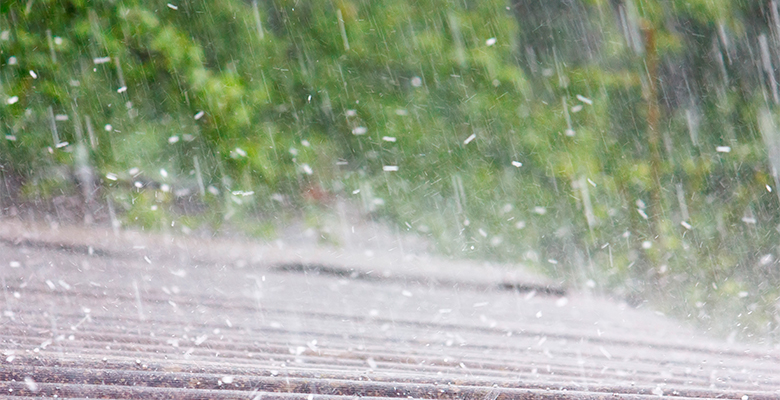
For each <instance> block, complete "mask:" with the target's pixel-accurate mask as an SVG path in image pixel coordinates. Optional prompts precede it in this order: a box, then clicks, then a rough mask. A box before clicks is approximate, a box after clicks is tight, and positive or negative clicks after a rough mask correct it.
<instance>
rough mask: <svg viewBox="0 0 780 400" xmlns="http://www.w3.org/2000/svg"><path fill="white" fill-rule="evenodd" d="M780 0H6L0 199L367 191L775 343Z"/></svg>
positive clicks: (142, 212)
mask: <svg viewBox="0 0 780 400" xmlns="http://www.w3.org/2000/svg"><path fill="white" fill-rule="evenodd" d="M778 15H779V13H778V5H777V2H776V1H737V0H734V1H726V0H689V1H682V0H643V1H632V0H610V1H607V0H549V1H542V0H480V1H474V0H429V1H411V0H371V1H369V0H328V1H318V2H302V1H297V0H254V1H247V0H220V1H215V0H194V1H175V0H170V2H168V1H154V0H147V1H135V0H106V1H87V0H24V1H21V0H20V1H14V0H10V1H3V2H2V4H0V131H1V132H0V135H2V136H0V174H2V180H3V181H2V182H0V183H2V185H0V202H1V204H2V210H3V214H4V215H16V216H24V215H25V213H27V212H30V213H32V212H33V211H36V212H37V211H41V210H43V211H44V212H45V213H49V214H51V215H53V216H55V217H56V216H59V217H62V215H59V214H61V213H69V214H68V215H76V216H77V218H76V219H78V220H81V219H82V218H83V219H84V220H85V221H86V222H88V223H89V222H93V221H94V222H98V223H100V222H101V221H102V222H106V221H109V222H112V223H114V224H115V225H119V224H123V225H130V226H133V225H135V226H140V227H143V228H144V229H152V228H153V229H167V230H176V231H181V230H183V231H184V232H185V233H187V232H191V231H195V230H201V231H204V232H209V233H211V234H219V233H220V232H226V231H228V230H230V231H231V232H232V231H235V230H237V231H240V232H244V233H245V234H251V235H256V236H260V237H264V238H271V237H274V235H275V234H276V232H277V231H278V229H280V227H283V226H284V225H285V224H287V223H290V221H293V220H296V219H301V218H303V219H304V220H306V221H309V222H308V223H309V224H312V225H315V226H316V225H317V224H318V223H323V224H324V222H321V221H325V219H324V218H321V217H320V216H321V215H323V214H327V213H332V212H333V211H334V208H335V206H334V204H335V203H336V202H337V201H347V202H349V204H352V205H354V206H355V207H357V208H359V209H360V211H361V212H362V213H363V215H365V216H367V217H369V218H372V219H377V220H381V221H384V222H385V223H389V224H393V225H394V226H396V227H398V229H401V230H410V231H414V232H416V233H417V234H419V235H423V236H426V237H428V238H429V240H431V241H433V242H434V243H435V244H436V246H437V250H438V251H439V252H441V253H443V254H447V255H452V256H458V257H468V258H480V259H485V258H486V259H491V260H497V261H504V262H519V263H523V264H526V265H529V266H530V267H532V268H535V269H537V270H540V271H544V272H546V273H548V274H550V275H552V276H554V277H558V278H560V279H565V280H566V281H567V282H569V284H570V285H572V286H578V287H582V288H585V289H588V290H595V291H603V292H607V293H611V294H613V295H616V296H618V297H619V298H622V299H625V300H627V301H629V302H630V303H632V304H634V305H642V304H643V303H644V302H645V301H647V300H649V301H652V302H655V304H657V305H659V306H660V307H661V308H662V309H664V310H667V311H669V312H672V313H675V314H676V315H679V316H681V317H684V318H689V319H691V320H694V321H698V322H700V323H702V324H703V326H705V327H707V328H710V329H715V330H717V331H718V333H720V334H723V335H728V336H729V337H731V338H751V337H752V338H758V339H759V340H772V339H773V338H774V339H775V340H776V339H777V338H778V336H780V329H778V325H780V312H779V311H778V309H780V270H779V269H778V261H777V258H778V249H777V246H778V244H780V232H779V231H780V213H778V205H779V204H780V203H779V202H778V199H779V197H778V196H780V195H779V194H778V193H780V192H779V191H778V190H779V189H780V187H778V186H780V184H778V183H779V182H778V178H777V170H778V169H780V128H778V121H780V119H778V105H779V104H780V94H778V92H779V91H780V88H778V79H780V75H779V74H778V73H777V69H776V67H777V66H778V64H779V63H780V47H779V46H778V45H780V17H778ZM318 221H320V222H318ZM333 240H334V241H338V239H337V238H334V239H333ZM713 318H717V319H718V320H719V321H726V323H719V324H716V323H713Z"/></svg>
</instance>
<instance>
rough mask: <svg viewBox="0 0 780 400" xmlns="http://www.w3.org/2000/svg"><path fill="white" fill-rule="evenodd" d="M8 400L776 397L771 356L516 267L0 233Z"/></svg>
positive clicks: (181, 241) (66, 232) (41, 232)
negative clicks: (34, 399) (14, 398)
mask: <svg viewBox="0 0 780 400" xmlns="http://www.w3.org/2000/svg"><path fill="white" fill-rule="evenodd" d="M0 278H2V282H1V283H2V284H3V294H2V296H0V309H1V310H2V316H1V317H0V353H2V355H1V356H0V396H21V397H52V396H55V395H56V396H58V397H59V398H96V397H97V398H198V399H201V398H203V399H206V398H214V399H221V398H231V399H232V398H236V399H275V398H279V399H281V398H284V399H312V398H313V399H342V398H350V399H351V398H354V397H362V398H436V399H488V400H495V399H510V398H512V399H608V398H609V399H640V398H657V397H659V396H664V397H667V396H674V397H679V398H729V399H742V400H746V399H778V398H780V350H778V349H776V348H774V349H773V348H769V347H761V346H753V345H744V344H733V343H731V344H729V343H725V342H723V341H720V340H717V339H713V338H708V337H706V336H702V335H699V334H696V333H695V332H694V331H692V330H691V329H690V328H687V327H685V326H682V324H681V323H680V322H678V321H675V320H673V319H670V318H668V317H665V316H663V315H659V314H658V313H655V312H653V311H651V310H647V309H639V310H637V309H633V308H631V307H628V306H626V305H625V304H620V303H616V302H614V301H610V300H607V299H602V298H598V297H594V296H591V295H588V294H584V293H576V292H572V291H567V290H566V288H564V287H562V286H561V285H559V284H557V283H555V282H550V281H549V280H546V279H544V278H541V277H538V276H534V275H533V274H530V273H528V272H523V271H522V270H520V269H518V267H509V266H495V265H485V264H475V263H469V262H464V261H460V262H454V261H449V260H443V259H437V258H435V257H425V256H419V255H413V254H404V253H403V252H402V251H401V249H399V248H396V247H389V248H387V249H384V250H372V251H370V252H369V251H345V250H337V249H327V248H318V247H312V246H297V247H296V246H283V245H280V244H279V243H270V244H269V243H265V244H258V243H251V242H246V241H228V240H221V241H220V240H213V241H207V240H198V239H193V238H185V237H175V236H166V235H159V234H158V235H152V234H143V233H138V232H126V231H122V232H119V233H118V234H114V233H113V232H112V231H110V230H101V229H92V230H88V231H86V230H82V229H78V228H58V229H55V230H52V229H49V228H48V227H45V228H42V227H35V226H28V225H23V224H21V223H19V222H15V221H8V220H3V221H0Z"/></svg>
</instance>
